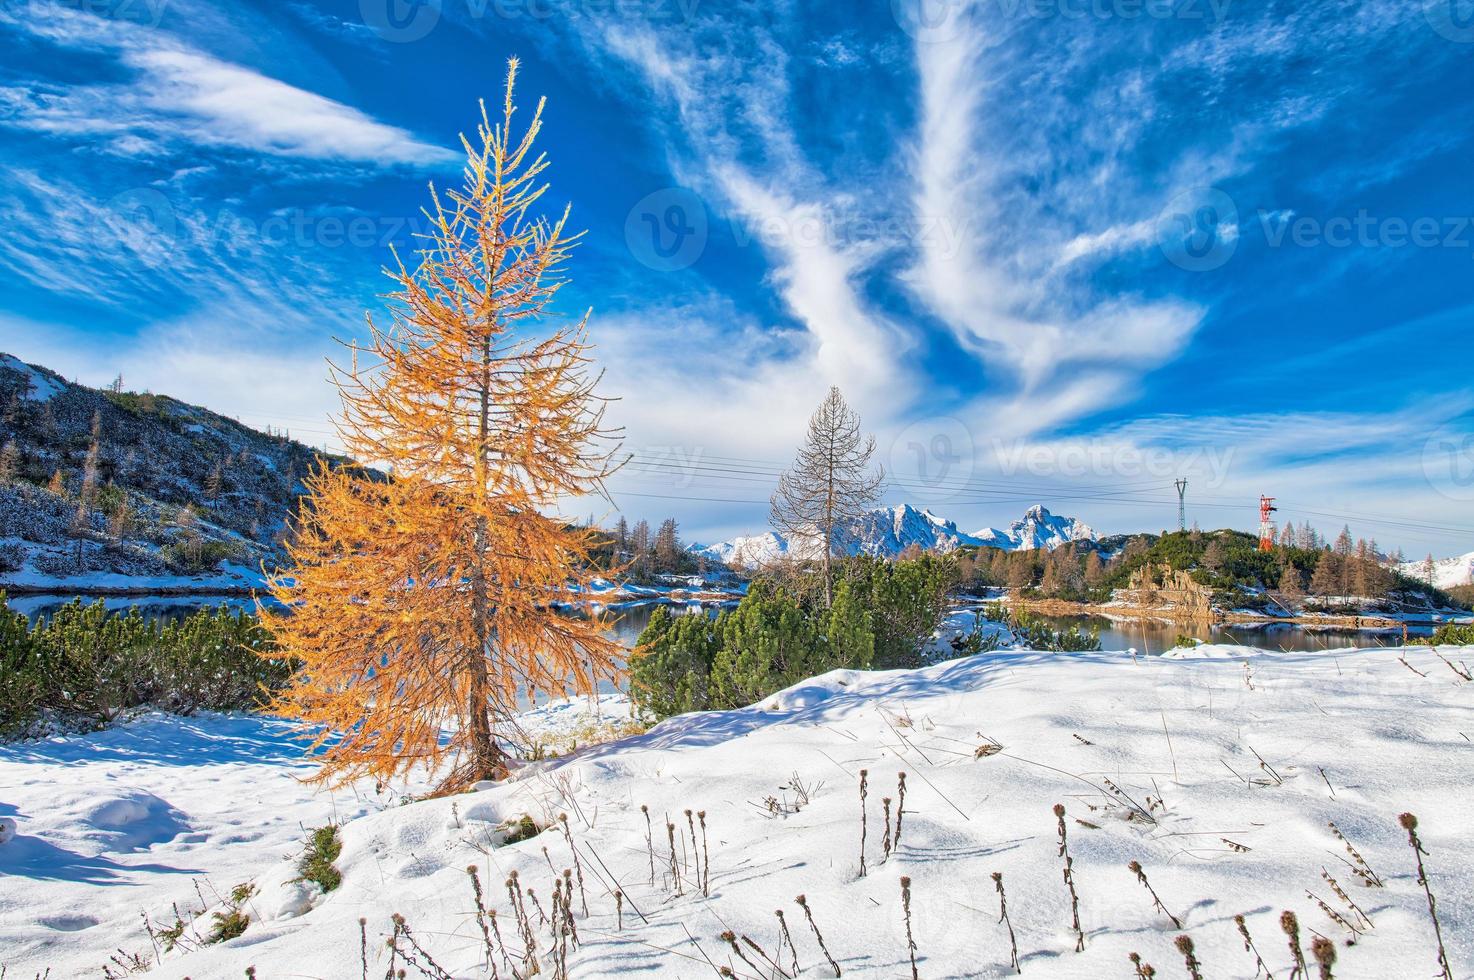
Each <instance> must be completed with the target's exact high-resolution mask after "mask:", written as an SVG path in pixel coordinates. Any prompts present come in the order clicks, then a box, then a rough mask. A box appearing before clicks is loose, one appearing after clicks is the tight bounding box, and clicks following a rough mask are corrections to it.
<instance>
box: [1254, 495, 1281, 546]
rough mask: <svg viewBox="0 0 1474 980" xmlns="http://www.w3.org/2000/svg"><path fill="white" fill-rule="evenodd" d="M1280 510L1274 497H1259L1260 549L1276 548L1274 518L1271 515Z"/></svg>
mask: <svg viewBox="0 0 1474 980" xmlns="http://www.w3.org/2000/svg"><path fill="white" fill-rule="evenodd" d="M1277 510H1279V508H1278V507H1276V506H1275V505H1274V498H1273V497H1265V496H1263V495H1261V496H1260V497H1259V550H1260V551H1273V550H1274V520H1273V518H1271V517H1270V516H1269V515H1270V514H1273V513H1274V512H1275V511H1277Z"/></svg>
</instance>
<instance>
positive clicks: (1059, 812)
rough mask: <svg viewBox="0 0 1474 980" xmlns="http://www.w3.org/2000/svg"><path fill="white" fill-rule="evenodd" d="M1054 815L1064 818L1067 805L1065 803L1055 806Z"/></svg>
mask: <svg viewBox="0 0 1474 980" xmlns="http://www.w3.org/2000/svg"><path fill="white" fill-rule="evenodd" d="M1054 815H1055V816H1056V817H1062V816H1064V815H1065V805H1064V804H1063V803H1056V804H1055V805H1054Z"/></svg>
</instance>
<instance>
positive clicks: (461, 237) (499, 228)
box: [269, 59, 621, 792]
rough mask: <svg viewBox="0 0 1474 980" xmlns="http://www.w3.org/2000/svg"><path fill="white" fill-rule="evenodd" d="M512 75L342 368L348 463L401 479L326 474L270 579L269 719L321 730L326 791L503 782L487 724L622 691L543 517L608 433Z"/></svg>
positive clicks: (583, 574)
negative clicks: (363, 784) (275, 680)
mask: <svg viewBox="0 0 1474 980" xmlns="http://www.w3.org/2000/svg"><path fill="white" fill-rule="evenodd" d="M516 74H517V62H516V60H515V59H513V60H512V61H511V62H510V64H509V69H508V72H507V87H506V98H505V101H504V103H503V105H502V112H501V115H500V117H499V118H498V119H497V121H496V123H495V124H493V123H492V121H491V120H490V119H489V118H488V117H487V115H486V111H485V107H484V106H483V109H482V121H481V125H480V127H479V130H478V133H477V138H476V139H475V140H468V139H465V138H463V139H462V144H463V145H464V147H465V150H466V156H467V161H466V166H465V171H464V183H463V185H462V186H461V187H460V188H458V189H456V190H453V191H451V192H450V193H449V194H446V195H443V196H442V195H441V194H440V193H438V192H437V191H436V190H435V188H434V187H433V186H432V188H431V196H432V206H431V207H430V208H429V209H428V210H427V211H426V216H427V218H428V219H429V222H430V230H429V231H428V232H427V233H426V234H425V235H424V238H425V243H424V247H423V248H422V249H421V250H420V252H419V264H418V266H417V267H416V268H415V269H414V270H413V271H411V270H409V269H407V268H406V267H405V266H404V264H403V263H402V262H400V263H399V264H398V266H397V268H391V269H389V270H387V275H388V277H389V278H390V279H391V280H392V281H393V282H394V283H395V286H396V291H395V292H394V293H393V294H392V296H391V300H392V302H393V307H392V316H393V323H392V325H391V326H390V327H387V328H385V327H381V326H379V325H378V324H377V323H375V322H374V321H373V320H372V319H370V320H369V323H368V328H369V334H370V337H369V340H368V341H367V342H366V343H365V344H364V345H363V346H357V345H355V346H353V347H352V351H353V364H352V366H351V367H349V368H336V367H335V369H334V381H335V383H336V384H337V385H338V388H339V390H340V392H341V395H342V398H343V405H344V417H343V420H342V422H341V424H340V430H341V435H342V440H343V443H344V446H345V448H347V450H348V451H349V453H351V454H352V455H353V456H354V457H355V458H357V459H360V460H364V461H368V462H378V463H381V464H383V465H386V466H389V467H391V468H392V470H393V474H392V477H391V478H389V479H371V478H369V477H368V476H367V475H365V474H364V473H361V472H358V471H356V470H352V469H337V470H334V469H331V468H328V467H326V466H319V468H318V469H317V470H316V472H315V473H314V474H313V475H311V476H310V477H309V478H308V479H307V489H308V494H309V499H308V501H307V503H306V506H305V507H304V509H303V511H304V512H303V516H302V518H301V520H300V524H299V526H298V527H297V528H296V534H295V536H294V537H293V539H292V540H291V541H290V543H289V545H288V554H289V562H288V563H287V567H286V568H284V569H283V570H282V572H281V573H280V574H279V575H277V576H275V577H274V578H273V579H272V582H271V586H272V592H273V594H274V595H275V597H276V598H277V599H278V600H279V601H280V602H281V604H282V606H283V607H284V608H285V609H288V610H290V612H289V613H287V614H274V615H270V616H269V622H270V624H271V627H272V629H273V631H274V633H275V635H276V639H277V642H278V643H279V645H280V650H279V651H278V652H277V654H276V655H277V656H279V657H281V658H295V659H296V660H298V661H299V662H300V663H301V665H302V667H301V669H300V670H299V672H298V673H297V675H296V677H295V679H294V680H293V683H292V684H291V686H290V687H288V688H287V690H286V691H284V692H283V693H282V695H281V696H280V697H279V698H278V700H277V703H276V707H277V709H278V711H280V712H281V713H283V714H285V715H288V716H290V717H294V718H297V719H300V720H301V721H302V722H303V724H304V725H305V726H309V730H310V731H311V732H313V733H314V735H313V738H314V742H313V746H314V748H315V749H316V751H317V753H318V754H317V758H318V760H319V761H320V762H321V764H322V768H321V770H320V771H319V774H318V779H319V780H320V781H328V782H342V781H346V780H348V779H351V778H354V777H357V776H364V775H367V776H373V777H375V778H389V777H393V776H397V775H400V774H403V773H404V772H405V771H407V770H408V769H409V768H410V767H412V766H415V765H417V764H422V763H423V764H427V765H430V766H432V767H435V768H439V769H441V770H442V771H445V770H447V769H448V772H447V774H446V776H445V778H444V780H443V782H442V783H441V788H442V790H443V791H446V792H449V791H453V790H455V789H458V788H461V787H464V786H466V785H468V784H470V783H471V782H474V781H476V780H481V779H492V778H498V777H500V776H502V775H504V774H505V773H506V771H507V762H506V758H505V755H504V751H503V749H502V748H501V747H500V745H499V744H498V741H497V735H496V724H497V722H498V721H500V720H502V719H505V718H506V717H508V716H509V715H510V714H512V713H513V712H514V711H515V710H516V709H517V703H518V697H519V696H520V695H526V696H529V697H535V696H536V695H537V694H539V693H541V694H545V695H559V696H561V695H563V694H565V693H567V692H568V691H569V689H570V688H571V689H573V690H576V691H577V692H578V693H582V694H589V693H592V692H593V691H594V690H595V689H596V686H597V684H598V683H599V681H600V680H601V679H606V678H613V677H614V676H615V675H616V673H617V664H618V659H617V658H618V656H619V655H620V653H621V650H620V648H619V647H618V645H617V644H616V643H615V642H614V641H613V640H612V639H610V638H609V637H607V636H606V635H605V633H604V624H603V623H602V622H601V621H600V620H599V619H598V618H579V617H571V616H566V615H562V614H560V613H559V612H558V610H557V606H558V604H559V603H560V602H566V601H573V600H574V599H576V597H577V595H579V594H580V593H583V592H584V591H585V590H586V589H587V587H588V584H589V580H590V578H591V577H592V574H593V570H592V567H591V565H590V562H589V560H588V558H589V553H590V551H591V550H592V549H593V548H594V547H595V546H596V545H597V535H596V534H595V533H594V532H592V531H590V530H588V529H586V528H579V527H576V526H574V525H573V524H572V523H571V522H568V521H564V520H561V519H559V518H557V517H555V516H551V515H549V514H548V513H546V512H547V511H548V510H549V509H551V508H552V507H553V506H554V505H555V503H556V501H557V500H558V499H559V498H562V497H576V496H580V495H584V494H589V493H602V492H603V481H604V479H605V478H606V477H607V476H608V475H609V474H610V473H611V472H612V468H613V467H612V463H611V459H612V452H613V446H612V445H611V444H610V442H611V441H612V437H613V433H612V432H610V431H609V430H607V429H606V428H605V426H604V423H603V403H602V401H601V400H600V399H599V398H598V397H597V395H596V394H595V390H594V388H595V381H596V379H595V378H592V377H590V376H589V374H588V371H587V365H588V362H589V346H588V343H587V341H586V332H585V326H586V322H587V317H585V318H583V319H582V320H579V321H577V322H574V323H571V324H568V323H563V324H559V323H556V322H554V321H551V320H550V319H549V318H550V317H551V316H552V313H551V311H550V309H549V306H550V304H551V303H552V302H553V300H554V297H555V294H556V293H557V291H558V289H559V287H560V286H561V285H562V284H563V281H564V280H563V276H562V272H561V268H562V266H563V264H564V261H565V260H566V258H567V256H568V254H569V251H570V249H571V248H572V246H573V244H574V242H575V240H576V238H577V236H570V235H568V234H565V231H564V225H565V222H566V220H567V214H568V213H567V211H566V210H565V211H564V212H563V215H562V217H559V218H557V219H556V220H552V221H550V220H548V219H545V218H542V217H539V216H537V212H536V210H535V207H536V204H537V201H538V199H539V198H540V197H541V196H542V194H543V192H544V190H545V185H543V184H542V183H541V181H540V175H541V174H542V172H543V171H544V169H545V168H546V166H547V161H546V160H545V158H543V157H542V156H534V155H533V154H532V147H533V142H534V140H535V138H536V136H537V134H538V131H539V129H540V128H541V125H542V104H541V103H539V105H538V108H537V110H536V111H535V112H534V113H533V115H532V118H531V119H530V120H529V121H528V125H527V126H526V128H525V129H524V130H522V132H521V134H520V135H517V134H515V133H514V132H513V114H514V108H513V101H512V94H513V88H514V85H515V81H516ZM360 356H363V357H365V358H366V359H367V361H368V362H369V363H368V364H367V365H366V366H360V364H359V358H360ZM447 729H448V730H449V731H450V733H451V734H450V735H449V737H448V738H444V739H443V738H442V734H441V733H442V731H445V730H447Z"/></svg>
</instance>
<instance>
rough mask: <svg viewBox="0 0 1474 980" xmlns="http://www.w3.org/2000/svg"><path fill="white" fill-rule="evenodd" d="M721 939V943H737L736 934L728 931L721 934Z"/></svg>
mask: <svg viewBox="0 0 1474 980" xmlns="http://www.w3.org/2000/svg"><path fill="white" fill-rule="evenodd" d="M721 938H722V942H724V943H734V942H736V941H737V934H736V933H735V932H732V931H731V930H730V929H729V930H728V931H726V932H724V933H722V937H721Z"/></svg>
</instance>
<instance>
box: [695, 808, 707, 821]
mask: <svg viewBox="0 0 1474 980" xmlns="http://www.w3.org/2000/svg"><path fill="white" fill-rule="evenodd" d="M696 819H697V820H705V819H706V811H705V810H697V811H696Z"/></svg>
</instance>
